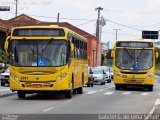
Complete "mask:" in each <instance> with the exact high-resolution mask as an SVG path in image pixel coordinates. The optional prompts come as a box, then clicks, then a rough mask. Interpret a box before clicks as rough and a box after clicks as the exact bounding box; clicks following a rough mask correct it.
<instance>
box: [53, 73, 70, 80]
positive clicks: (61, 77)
mask: <svg viewBox="0 0 160 120" xmlns="http://www.w3.org/2000/svg"><path fill="white" fill-rule="evenodd" d="M66 76H67V74H66V73H64V74H63V75H61V76H59V77H58V78H57V79H56V81H57V82H58V81H60V80H61V79H63V78H65V77H66Z"/></svg>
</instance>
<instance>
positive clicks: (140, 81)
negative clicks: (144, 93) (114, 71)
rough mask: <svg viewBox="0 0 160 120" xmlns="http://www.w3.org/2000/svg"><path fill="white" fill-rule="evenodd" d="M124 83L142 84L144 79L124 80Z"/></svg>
mask: <svg viewBox="0 0 160 120" xmlns="http://www.w3.org/2000/svg"><path fill="white" fill-rule="evenodd" d="M124 81H125V83H128V84H134V83H135V84H142V83H143V82H144V79H124Z"/></svg>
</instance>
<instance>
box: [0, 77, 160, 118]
mask: <svg viewBox="0 0 160 120" xmlns="http://www.w3.org/2000/svg"><path fill="white" fill-rule="evenodd" d="M7 89H9V88H8V87H0V94H2V93H3V94H4V93H5V92H6V91H7ZM5 90H6V91H5ZM7 92H11V91H7ZM159 104H160V77H156V80H155V85H154V90H153V91H152V92H148V91H147V90H143V89H141V88H128V89H126V90H119V91H116V90H115V87H114V84H113V82H112V83H106V85H95V86H94V87H84V94H82V95H78V94H74V95H73V98H72V99H65V98H64V95H62V94H57V93H56V94H34V95H27V97H26V99H24V100H21V99H18V97H17V95H12V96H8V97H1V98H0V113H1V114H6V113H7V114H25V115H23V117H22V118H27V119H26V120H30V119H31V118H32V117H31V116H32V115H33V114H36V115H35V116H34V120H36V119H37V120H39V119H40V118H41V119H43V118H44V117H45V119H47V118H48V119H50V118H52V117H56V118H57V117H59V118H60V117H62V120H63V119H66V118H67V117H68V119H70V120H71V118H73V117H71V116H70V114H72V115H73V114H74V115H75V117H76V118H77V119H79V120H85V119H86V120H87V119H88V118H87V117H88V116H89V115H90V114H91V115H90V118H91V119H92V120H93V118H95V119H100V118H98V117H101V116H99V115H100V114H117V115H119V114H149V113H150V114H153V113H154V112H155V111H156V108H157V106H158V105H159ZM26 114H31V115H27V117H26ZM52 114H55V115H54V116H52ZM61 114H63V115H61ZM66 114H67V115H68V116H67V115H66ZM82 114H83V115H82ZM42 115H43V116H42ZM56 115H57V116H56ZM76 115H77V116H76ZM80 115H81V116H80ZM49 116H50V117H49ZM66 116H67V117H66ZM29 117H30V118H29ZM145 117H146V116H145ZM22 118H21V119H22ZM52 119H53V118H52ZM58 120H59V119H58Z"/></svg>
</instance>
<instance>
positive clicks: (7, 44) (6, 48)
mask: <svg viewBox="0 0 160 120" xmlns="http://www.w3.org/2000/svg"><path fill="white" fill-rule="evenodd" d="M9 41H10V36H8V37H7V39H6V41H5V44H4V50H5V52H6V55H7V56H9V54H8V49H9V47H8V46H9Z"/></svg>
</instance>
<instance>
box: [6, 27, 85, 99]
mask: <svg viewBox="0 0 160 120" xmlns="http://www.w3.org/2000/svg"><path fill="white" fill-rule="evenodd" d="M5 50H6V51H8V56H9V61H10V89H11V90H12V91H17V94H18V97H19V98H25V95H26V94H32V93H41V92H54V91H62V92H63V93H64V94H65V97H66V98H71V97H72V94H73V92H74V93H78V94H82V93H83V85H85V84H86V83H87V81H88V60H87V39H86V38H84V37H82V36H81V35H79V34H77V33H75V32H73V31H71V30H69V29H67V28H65V27H64V28H63V27H59V26H57V25H50V26H25V27H16V28H13V29H12V30H11V36H10V37H8V38H7V39H6V42H5Z"/></svg>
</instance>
